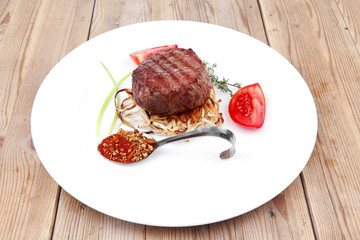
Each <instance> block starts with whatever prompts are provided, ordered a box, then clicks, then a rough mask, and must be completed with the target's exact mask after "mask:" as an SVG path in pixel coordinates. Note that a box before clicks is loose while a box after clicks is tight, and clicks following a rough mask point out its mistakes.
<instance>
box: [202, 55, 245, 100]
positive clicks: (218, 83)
mask: <svg viewBox="0 0 360 240" xmlns="http://www.w3.org/2000/svg"><path fill="white" fill-rule="evenodd" d="M204 63H205V65H206V71H207V72H208V73H209V76H210V80H211V83H212V84H213V85H214V86H215V87H217V88H218V89H220V90H221V91H222V92H228V93H230V96H232V95H233V91H232V90H231V89H230V87H234V88H237V89H240V88H241V84H240V83H229V79H226V78H224V77H223V78H222V79H219V77H218V76H217V75H215V71H214V69H215V68H216V67H217V64H216V63H213V64H211V63H208V62H204ZM229 86H230V87H229Z"/></svg>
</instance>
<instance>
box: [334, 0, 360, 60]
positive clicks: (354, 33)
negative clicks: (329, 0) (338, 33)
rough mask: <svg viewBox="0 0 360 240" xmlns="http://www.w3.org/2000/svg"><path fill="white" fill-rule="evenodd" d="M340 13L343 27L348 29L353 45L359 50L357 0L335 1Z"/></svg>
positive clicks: (359, 16) (358, 4) (359, 22)
mask: <svg viewBox="0 0 360 240" xmlns="http://www.w3.org/2000/svg"><path fill="white" fill-rule="evenodd" d="M336 2H337V4H338V6H339V9H340V12H341V14H342V17H343V20H344V23H345V24H344V25H343V28H344V29H345V30H348V31H349V33H350V35H351V38H352V40H353V41H354V44H355V46H356V47H357V49H358V53H359V52H360V15H359V9H360V2H359V1H357V0H346V1H344V0H337V1H336Z"/></svg>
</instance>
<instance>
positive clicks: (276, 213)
mask: <svg viewBox="0 0 360 240" xmlns="http://www.w3.org/2000/svg"><path fill="white" fill-rule="evenodd" d="M236 236H238V237H239V238H240V239H315V236H314V233H313V230H312V226H311V219H310V217H309V213H308V209H307V205H306V201H304V192H303V186H302V183H301V179H300V177H298V178H297V179H296V180H295V181H294V182H293V183H292V184H291V186H290V187H288V188H287V189H286V190H284V191H283V192H282V193H281V194H279V195H278V196H276V197H275V198H274V199H273V200H271V201H270V202H268V203H266V204H264V205H263V206H261V207H259V208H257V209H255V210H253V211H251V212H249V213H247V214H244V215H243V216H240V217H238V218H236ZM240 236H241V237H240Z"/></svg>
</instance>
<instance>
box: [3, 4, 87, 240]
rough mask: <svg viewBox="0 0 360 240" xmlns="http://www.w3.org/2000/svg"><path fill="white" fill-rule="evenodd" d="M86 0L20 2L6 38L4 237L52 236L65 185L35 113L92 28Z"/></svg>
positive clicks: (4, 37)
mask: <svg viewBox="0 0 360 240" xmlns="http://www.w3.org/2000/svg"><path fill="white" fill-rule="evenodd" d="M84 2H86V1H82V2H81V1H72V2H71V3H63V2H60V1H58V2H55V3H54V2H50V1H36V0H33V1H30V0H19V1H18V2H17V4H16V7H15V9H14V10H13V13H12V16H11V20H10V21H9V23H8V26H7V29H6V32H5V34H4V36H3V39H2V41H1V46H0V52H1V58H0V71H1V73H2V79H1V81H0V84H1V88H0V89H1V90H0V91H1V94H0V98H1V104H2V107H1V118H0V124H1V125H0V126H1V136H0V137H1V141H0V142H1V144H0V145H1V148H0V164H1V168H0V171H1V173H0V209H1V212H0V222H1V224H0V239H47V238H50V237H51V233H52V228H53V222H54V217H55V212H56V206H57V198H58V191H59V187H58V185H57V184H56V183H55V182H54V181H53V180H52V179H51V178H50V176H49V175H48V174H47V172H46V171H45V169H44V168H43V166H42V165H41V163H40V161H39V159H38V157H37V154H36V152H35V149H34V147H33V144H32V139H31V133H30V114H31V108H32V103H33V101H34V97H35V94H36V92H37V90H38V88H39V86H40V84H41V82H42V81H43V79H44V77H45V76H46V74H47V73H48V71H49V70H50V69H51V68H52V67H53V66H54V65H55V64H56V62H57V61H58V60H59V59H60V58H61V57H62V56H63V55H64V53H65V52H66V51H69V50H71V49H70V48H72V47H73V46H74V45H76V44H79V43H80V42H82V41H84V40H86V37H87V32H85V34H84V36H81V33H83V30H82V29H86V28H88V26H89V17H91V10H92V8H91V7H90V8H86V7H84V6H82V4H81V3H84ZM88 10H90V11H88ZM64 13H66V14H64ZM79 18H80V19H81V18H82V19H83V20H82V21H78V22H77V24H73V21H74V20H77V19H79ZM54 26H57V28H56V29H55V28H54ZM44 32H46V34H43V33H44ZM66 39H72V40H71V41H72V43H71V44H68V42H67V41H66ZM44 53H48V55H46V56H45V55H44ZM19 99H21V101H19ZM5 134H6V135H5ZM5 136H6V137H5Z"/></svg>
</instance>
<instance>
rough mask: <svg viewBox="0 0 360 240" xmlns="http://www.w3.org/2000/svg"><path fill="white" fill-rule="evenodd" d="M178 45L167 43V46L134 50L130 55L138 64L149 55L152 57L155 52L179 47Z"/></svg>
mask: <svg viewBox="0 0 360 240" xmlns="http://www.w3.org/2000/svg"><path fill="white" fill-rule="evenodd" d="M177 47H178V45H177V44H172V45H165V46H160V47H154V48H147V49H144V50H140V51H136V52H133V53H131V54H130V55H129V56H130V58H131V59H132V60H133V61H134V62H135V63H136V64H137V65H140V63H142V62H143V61H144V60H145V59H147V58H148V57H150V56H151V55H153V54H155V53H158V52H161V51H164V50H167V49H170V48H177Z"/></svg>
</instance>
